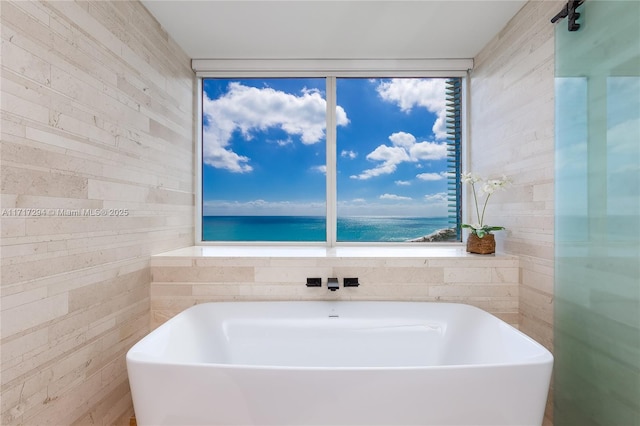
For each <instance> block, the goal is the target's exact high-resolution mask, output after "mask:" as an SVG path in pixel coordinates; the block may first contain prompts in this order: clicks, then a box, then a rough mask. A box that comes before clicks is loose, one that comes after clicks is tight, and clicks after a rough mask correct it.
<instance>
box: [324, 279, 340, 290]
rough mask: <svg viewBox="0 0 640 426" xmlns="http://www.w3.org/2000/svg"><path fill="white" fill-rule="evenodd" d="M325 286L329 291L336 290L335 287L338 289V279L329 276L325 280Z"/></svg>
mask: <svg viewBox="0 0 640 426" xmlns="http://www.w3.org/2000/svg"><path fill="white" fill-rule="evenodd" d="M327 288H328V289H329V290H331V291H336V290H337V289H339V288H340V285H339V284H338V279H337V278H329V280H328V281H327Z"/></svg>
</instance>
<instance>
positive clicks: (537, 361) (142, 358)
mask: <svg viewBox="0 0 640 426" xmlns="http://www.w3.org/2000/svg"><path fill="white" fill-rule="evenodd" d="M292 303H293V304H313V305H327V306H330V305H340V304H355V305H360V304H387V303H392V304H411V305H420V304H430V305H439V306H455V307H456V308H458V309H468V310H472V311H475V312H480V313H481V314H483V315H489V316H490V317H492V319H493V320H495V321H498V324H499V325H500V326H501V327H506V328H508V329H509V331H510V332H514V333H515V334H516V335H518V336H519V338H522V339H524V340H526V341H528V342H529V343H531V344H533V345H534V346H535V347H536V348H537V349H539V351H540V354H538V355H536V356H533V357H531V358H528V359H523V360H517V361H510V362H502V363H475V364H443V365H414V366H365V367H358V366H330V367H327V366H286V365H256V364H234V363H221V362H194V361H167V360H159V359H152V358H149V355H148V354H146V353H145V352H143V351H139V350H136V348H137V347H138V345H140V346H142V345H143V342H144V341H145V340H147V339H152V338H154V337H155V336H157V335H159V334H161V333H164V332H166V331H165V328H163V327H164V326H167V327H170V326H171V323H173V322H177V321H180V318H181V317H183V316H186V315H189V312H193V311H197V310H204V309H206V307H207V306H211V305H226V306H231V305H267V304H276V305H285V304H292ZM129 362H131V363H139V364H148V365H163V366H176V367H177V366H180V367H186V366H190V367H191V366H192V367H199V368H205V367H209V368H221V369H229V370H235V369H247V370H282V371H385V370H388V371H403V370H425V371H429V370H436V369H438V370H440V369H442V370H449V369H477V368H501V367H505V368H508V367H514V366H525V365H528V366H535V365H540V366H542V365H547V364H551V365H553V363H554V356H553V354H552V353H551V352H550V351H549V350H548V349H547V348H546V347H544V346H543V345H542V344H541V343H539V342H538V341H536V340H535V339H533V338H532V337H530V336H528V335H527V334H525V333H523V332H522V331H520V330H518V329H517V328H516V327H514V326H512V325H511V324H508V323H507V322H505V321H504V320H502V319H500V318H498V317H497V316H495V315H494V314H492V313H490V312H487V311H485V310H483V309H481V308H478V307H477V306H473V305H469V304H466V303H456V302H432V301H394V300H369V301H367V300H281V301H278V300H256V301H215V302H203V303H197V304H195V305H193V306H190V307H189V308H187V309H185V310H183V311H181V312H179V313H178V314H177V315H175V316H174V317H172V318H169V319H168V320H167V321H165V322H164V323H162V324H161V325H160V326H158V327H157V328H156V329H154V330H152V331H151V332H150V333H148V334H147V335H145V336H144V337H143V338H142V339H140V340H138V341H137V342H136V343H135V344H134V345H133V346H132V347H131V348H130V349H129V350H128V351H127V353H126V363H127V364H129Z"/></svg>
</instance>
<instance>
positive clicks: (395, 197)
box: [380, 194, 411, 201]
mask: <svg viewBox="0 0 640 426" xmlns="http://www.w3.org/2000/svg"><path fill="white" fill-rule="evenodd" d="M380 199H381V200H403V201H406V200H411V197H403V196H401V195H396V194H382V195H381V196H380Z"/></svg>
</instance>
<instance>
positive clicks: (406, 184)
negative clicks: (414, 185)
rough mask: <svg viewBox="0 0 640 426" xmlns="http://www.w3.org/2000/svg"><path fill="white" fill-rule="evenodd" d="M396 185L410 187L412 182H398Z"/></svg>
mask: <svg viewBox="0 0 640 426" xmlns="http://www.w3.org/2000/svg"><path fill="white" fill-rule="evenodd" d="M394 183H395V184H396V185H398V186H409V185H411V182H409V181H408V180H397V181H395V182H394Z"/></svg>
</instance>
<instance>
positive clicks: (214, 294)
mask: <svg viewBox="0 0 640 426" xmlns="http://www.w3.org/2000/svg"><path fill="white" fill-rule="evenodd" d="M208 249H209V250H206V251H207V252H208V253H203V251H202V250H201V248H198V247H193V248H187V249H180V250H175V251H173V252H167V253H164V254H160V255H156V256H153V257H152V258H151V277H152V282H151V327H152V328H155V327H157V326H159V325H160V324H162V323H163V322H165V321H166V320H167V319H169V318H171V317H173V316H174V315H176V314H177V313H179V312H180V311H182V310H184V309H186V308H188V307H190V306H192V305H195V304H197V303H204V302H213V301H243V300H247V301H248V300H251V301H254V300H398V301H429V302H456V303H466V304H470V305H474V306H477V307H479V308H482V309H484V310H486V311H488V312H490V313H492V314H494V315H496V316H498V317H500V318H502V319H503V320H505V321H506V322H508V323H510V324H512V325H515V326H517V322H518V282H519V261H518V258H517V257H515V256H505V255H496V256H493V255H490V256H482V255H469V254H466V253H464V250H462V249H461V248H460V249H446V250H438V249H435V250H432V251H425V252H424V253H423V252H422V251H420V250H419V251H410V250H393V249H381V250H378V251H375V250H374V251H371V250H366V251H359V250H357V249H354V250H344V251H343V252H337V253H336V252H332V251H331V250H325V249H320V250H318V249H304V248H301V249H298V250H297V251H298V252H299V255H294V253H295V252H296V250H278V249H276V250H269V249H268V248H265V249H262V250H260V251H254V252H253V253H243V254H242V255H239V253H240V251H239V250H233V249H232V250H229V249H228V248H226V249H225V248H211V247H210V248H208ZM429 252H431V254H429ZM225 253H226V254H225ZM307 277H320V278H322V287H319V288H317V287H316V288H314V287H307V286H306V279H307ZM329 277H336V278H339V282H340V289H339V290H337V291H335V292H331V291H329V290H328V289H327V286H326V282H327V278H329ZM345 277H358V278H359V282H360V286H359V287H354V288H343V287H342V279H343V278H345Z"/></svg>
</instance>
